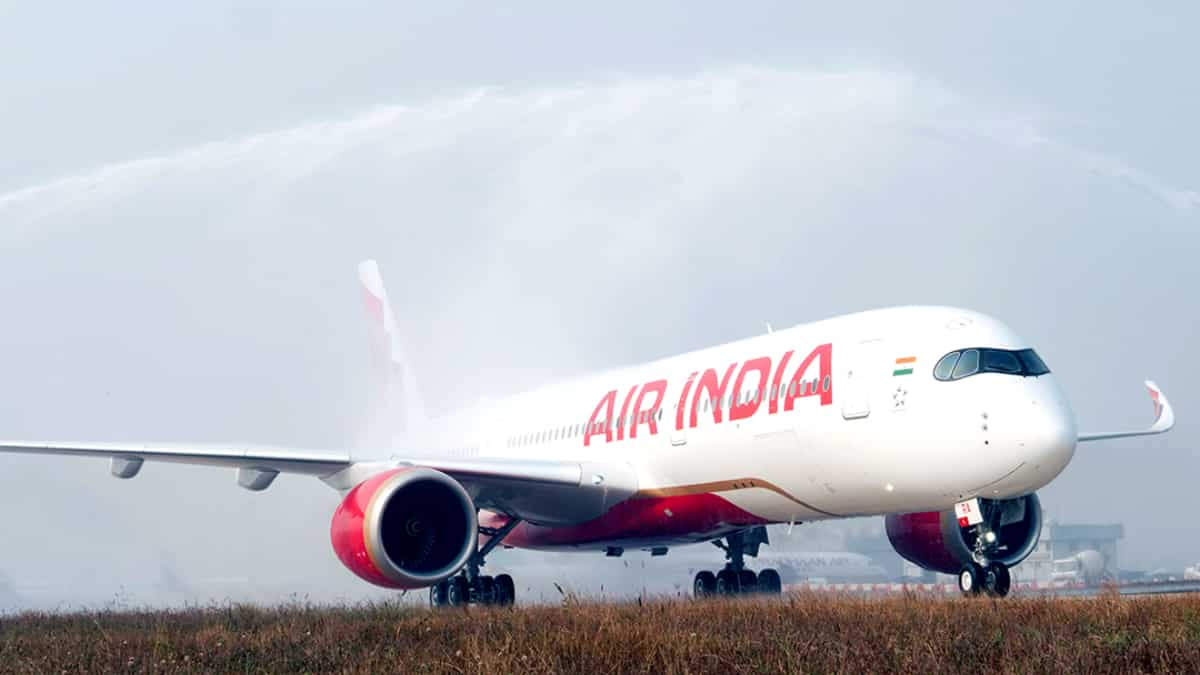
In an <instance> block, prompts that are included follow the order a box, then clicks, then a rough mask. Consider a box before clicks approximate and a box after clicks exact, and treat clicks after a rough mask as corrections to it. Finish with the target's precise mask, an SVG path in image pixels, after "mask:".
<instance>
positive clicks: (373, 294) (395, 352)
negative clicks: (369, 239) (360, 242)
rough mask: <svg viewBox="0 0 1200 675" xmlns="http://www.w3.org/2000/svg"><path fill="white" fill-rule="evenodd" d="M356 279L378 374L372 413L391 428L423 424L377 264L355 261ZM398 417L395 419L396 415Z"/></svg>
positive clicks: (422, 412)
mask: <svg viewBox="0 0 1200 675" xmlns="http://www.w3.org/2000/svg"><path fill="white" fill-rule="evenodd" d="M358 280H359V282H361V283H362V288H363V301H364V302H365V303H366V307H367V316H368V318H369V319H370V321H371V343H372V347H373V348H372V353H373V354H374V357H375V367H376V368H375V369H376V372H377V374H378V379H379V385H378V386H379V388H378V391H379V392H380V394H381V395H380V397H379V398H380V400H379V401H378V403H377V404H376V410H375V416H376V417H377V418H387V419H379V421H380V422H383V423H391V425H392V427H391V430H392V431H411V430H412V429H414V428H419V427H421V426H423V425H424V424H425V422H426V421H427V418H426V416H425V406H424V405H423V404H422V402H421V394H420V392H418V391H417V380H416V377H414V376H413V372H412V367H411V364H410V363H409V361H408V359H407V358H406V357H405V354H404V347H403V345H402V344H401V342H400V336H399V334H398V333H397V331H396V322H395V315H394V314H393V313H392V307H391V305H390V304H388V298H387V290H385V289H384V287H383V277H382V276H380V274H379V265H378V264H377V263H376V262H375V261H374V260H364V261H362V262H361V263H359V264H358ZM397 416H398V417H399V419H396V417H397Z"/></svg>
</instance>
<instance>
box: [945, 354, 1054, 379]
mask: <svg viewBox="0 0 1200 675" xmlns="http://www.w3.org/2000/svg"><path fill="white" fill-rule="evenodd" d="M1049 372H1050V369H1049V368H1047V367H1046V363H1045V362H1044V361H1042V359H1041V357H1039V356H1038V355H1037V352H1035V351H1033V350H1032V349H1020V350H1016V351H1014V350H1009V349H961V350H958V351H953V352H950V353H949V354H946V355H945V356H943V357H942V358H941V360H939V361H938V363H937V365H936V366H934V368H933V377H934V378H935V379H938V380H941V381H943V382H946V381H950V380H961V379H962V378H964V377H970V376H972V375H974V374H976V373H1001V374H1004V375H1020V376H1022V377H1037V376H1039V375H1045V374H1046V373H1049Z"/></svg>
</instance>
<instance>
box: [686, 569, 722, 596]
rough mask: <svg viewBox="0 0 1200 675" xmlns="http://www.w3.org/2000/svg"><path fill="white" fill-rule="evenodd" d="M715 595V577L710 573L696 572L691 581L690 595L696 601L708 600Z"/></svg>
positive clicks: (706, 571) (705, 571)
mask: <svg viewBox="0 0 1200 675" xmlns="http://www.w3.org/2000/svg"><path fill="white" fill-rule="evenodd" d="M716 593H717V577H716V575H715V574H713V573H712V572H709V571H708V570H704V571H703V572H697V573H696V578H695V579H693V580H692V595H693V596H694V597H695V598H696V599H697V600H700V599H703V598H708V597H711V596H713V595H716Z"/></svg>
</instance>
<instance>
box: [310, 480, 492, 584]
mask: <svg viewBox="0 0 1200 675" xmlns="http://www.w3.org/2000/svg"><path fill="white" fill-rule="evenodd" d="M477 536H478V526H477V523H476V516H475V504H474V502H473V501H472V500H471V496H470V495H469V494H467V491H466V490H465V489H464V488H463V486H462V485H460V484H459V482H458V481H456V480H454V479H453V478H451V477H449V476H447V475H446V474H444V473H442V472H440V471H434V470H433V469H424V468H404V469H393V470H391V471H385V472H383V473H380V474H379V475H377V476H372V477H371V478H368V479H367V480H365V481H363V482H362V483H359V484H358V485H356V486H355V487H354V489H352V490H350V492H349V494H347V495H346V498H345V499H343V500H342V503H341V504H339V505H338V508H337V510H336V511H334V513H333V522H332V523H330V526H329V537H330V539H331V540H332V541H333V551H334V553H336V554H337V557H338V559H339V560H341V561H342V564H343V565H345V566H346V567H347V568H349V569H350V571H351V572H354V573H355V574H357V575H358V576H359V577H362V578H363V579H365V580H367V581H369V582H371V583H373V584H376V585H379V586H384V587H387V588H420V587H423V586H432V585H433V584H436V583H437V582H439V581H441V580H442V579H445V578H447V577H449V576H450V575H452V574H454V573H455V572H457V571H458V570H459V568H461V567H462V566H463V565H464V564H465V563H466V562H467V559H468V558H469V557H470V555H471V553H472V552H473V551H474V550H475V541H476V538H477Z"/></svg>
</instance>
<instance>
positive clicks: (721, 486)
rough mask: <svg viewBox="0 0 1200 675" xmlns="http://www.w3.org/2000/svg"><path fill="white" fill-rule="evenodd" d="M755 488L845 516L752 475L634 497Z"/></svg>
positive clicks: (642, 492)
mask: <svg viewBox="0 0 1200 675" xmlns="http://www.w3.org/2000/svg"><path fill="white" fill-rule="evenodd" d="M754 488H761V489H763V490H770V491H771V492H774V493H775V494H777V495H779V496H781V497H783V498H784V499H787V500H789V501H792V502H795V503H797V504H799V505H800V506H803V507H804V508H806V509H808V510H810V511H815V512H816V513H823V514H825V515H827V516H832V517H834V518H843V517H844V516H842V515H839V514H837V513H832V512H830V511H825V510H824V509H818V508H817V507H815V506H813V505H812V504H809V503H808V502H805V501H803V500H800V499H797V498H796V497H795V496H794V495H792V494H791V493H790V492H788V491H787V490H784V489H783V488H781V487H779V486H778V485H776V484H774V483H772V482H771V481H769V480H763V479H762V478H752V477H750V478H735V479H733V480H718V481H712V482H710V483H693V484H691V485H676V486H674V487H662V488H647V489H644V490H638V491H637V493H636V494H635V495H633V498H634V499H651V498H654V497H683V496H687V495H699V494H709V493H714V492H733V491H735V490H750V489H754Z"/></svg>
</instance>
